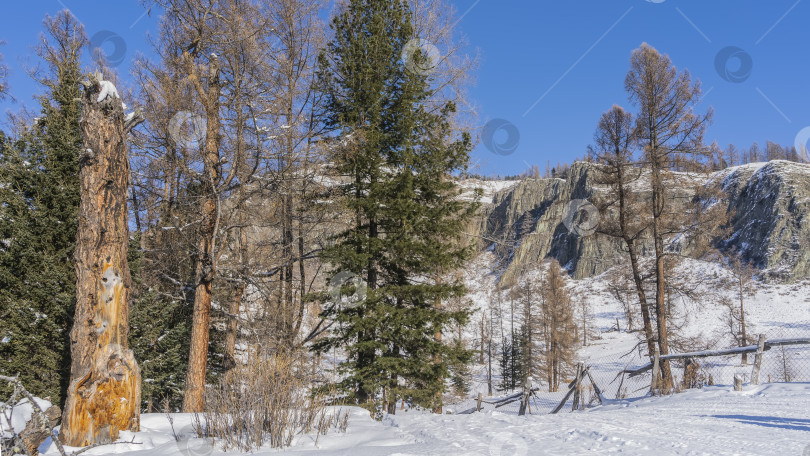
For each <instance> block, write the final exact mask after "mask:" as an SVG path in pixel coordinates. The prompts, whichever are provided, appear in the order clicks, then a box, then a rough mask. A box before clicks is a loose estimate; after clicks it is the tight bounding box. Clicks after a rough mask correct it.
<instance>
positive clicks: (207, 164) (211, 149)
mask: <svg viewBox="0 0 810 456" xmlns="http://www.w3.org/2000/svg"><path fill="white" fill-rule="evenodd" d="M208 70H209V74H208V78H207V81H206V82H207V88H206V89H203V88H202V83H201V82H200V81H199V78H198V77H197V76H196V73H194V72H193V71H192V72H190V74H189V78H190V79H192V82H193V83H194V84H195V86H196V87H197V92H198V94H199V95H200V96H201V97H203V101H204V103H203V104H204V105H205V112H206V130H205V148H204V150H203V179H204V182H203V185H204V186H205V187H204V188H205V196H204V198H203V199H202V208H201V209H202V211H201V212H202V221H201V223H200V229H199V237H200V238H199V241H198V247H197V250H198V251H197V266H196V271H195V288H194V315H193V317H192V318H193V319H192V326H191V346H190V348H189V360H188V372H187V373H186V388H185V391H184V395H183V411H184V412H186V413H192V412H201V411H202V409H203V405H204V403H205V400H204V393H205V371H206V367H207V364H208V337H209V331H210V326H211V292H212V286H211V285H212V282H213V280H214V275H215V274H216V262H215V253H214V249H215V244H214V239H215V238H216V234H217V228H218V224H219V213H218V209H219V196H218V194H217V191H218V188H217V187H218V186H219V184H220V180H221V174H220V168H221V166H222V165H221V163H220V161H219V144H220V138H219V125H220V118H219V106H220V102H219V92H220V82H219V65H218V61H217V58H216V56H212V58H211V60H210V62H209V68H208Z"/></svg>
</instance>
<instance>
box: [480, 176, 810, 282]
mask: <svg viewBox="0 0 810 456" xmlns="http://www.w3.org/2000/svg"><path fill="white" fill-rule="evenodd" d="M595 174H596V173H595V169H594V165H592V164H589V163H583V162H577V163H575V164H574V165H573V166H572V167H571V169H570V170H569V171H568V172H567V173H566V175H565V176H564V178H563V179H557V178H551V179H532V178H528V179H524V180H521V181H517V182H516V183H514V184H512V185H511V186H508V187H507V188H504V189H502V190H499V191H496V192H494V194H493V195H492V199H491V202H489V201H485V204H484V205H483V207H482V215H481V218H480V219H479V220H478V221H477V225H476V227H475V228H474V230H475V231H477V233H476V234H477V235H479V236H480V238H482V239H484V241H482V243H481V245H480V246H481V248H482V249H484V248H491V249H494V250H495V252H496V253H497V254H498V255H496V256H497V258H499V264H497V265H495V267H496V268H497V269H498V270H499V271H500V273H501V276H500V279H501V281H502V283H503V284H504V285H510V284H512V283H513V282H514V280H515V279H516V278H517V277H518V276H519V275H520V274H521V271H522V270H523V269H524V268H525V267H526V266H527V265H529V264H530V263H532V262H534V261H537V260H543V259H545V258H556V259H557V260H558V261H559V262H560V264H562V265H563V266H565V267H566V268H567V269H568V271H569V272H570V273H571V275H572V277H574V278H584V277H591V276H593V275H597V274H600V273H602V272H604V271H606V270H607V269H609V268H610V267H612V266H613V265H615V264H617V263H618V262H619V261H623V260H624V258H625V254H624V253H623V252H622V246H623V244H622V242H621V241H619V240H617V239H614V238H610V237H607V236H604V235H600V234H598V233H593V232H592V228H594V225H595V222H596V221H598V219H599V218H600V217H605V216H607V217H609V216H610V215H609V214H599V213H598V211H596V208H594V207H592V206H590V205H589V203H588V201H589V200H590V199H592V198H593V197H594V196H595V193H598V192H605V191H606V189H605V188H602V187H600V186H598V185H596V184H595V182H594V176H595ZM704 185H712V186H719V187H720V188H721V189H722V190H723V194H724V195H725V197H724V198H723V201H720V202H719V203H720V204H724V205H726V207H727V211H728V215H729V217H730V220H731V228H732V233H731V236H730V237H729V238H728V240H726V241H724V242H722V243H721V244H719V245H718V247H720V248H721V249H724V250H730V249H737V250H739V251H740V252H741V253H742V255H743V257H744V258H745V259H746V260H749V261H751V262H753V263H754V264H755V265H757V266H758V267H760V268H762V269H763V270H765V271H766V273H767V275H768V276H769V277H771V278H773V279H775V280H779V281H788V282H789V281H795V280H797V279H798V280H801V279H804V278H806V277H807V276H808V275H810V217H808V214H810V165H808V164H799V163H792V162H786V161H772V162H769V163H752V164H748V165H743V166H738V167H733V168H728V169H725V170H723V171H719V172H716V173H714V174H712V175H711V176H710V178H709V179H708V180H706V181H705V184H704ZM670 190H671V191H675V192H679V193H683V194H688V193H689V191H690V190H689V189H688V188H683V189H670ZM649 253H650V249H649V244H648V243H647V244H643V245H642V254H649Z"/></svg>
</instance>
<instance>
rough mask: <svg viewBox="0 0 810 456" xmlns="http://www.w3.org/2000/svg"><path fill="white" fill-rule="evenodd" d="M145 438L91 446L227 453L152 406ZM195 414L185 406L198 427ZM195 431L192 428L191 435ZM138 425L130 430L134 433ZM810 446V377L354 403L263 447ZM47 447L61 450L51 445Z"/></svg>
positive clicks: (764, 449)
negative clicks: (648, 390) (320, 425)
mask: <svg viewBox="0 0 810 456" xmlns="http://www.w3.org/2000/svg"><path fill="white" fill-rule="evenodd" d="M142 421H143V423H142V428H143V431H142V432H139V433H136V434H135V436H134V441H135V442H142V443H141V444H139V445H132V444H119V445H113V446H106V447H100V448H94V449H92V450H90V451H88V452H86V454H88V455H92V454H96V455H99V454H129V453H132V454H133V455H134V454H137V455H139V456H140V455H142V456H156V455H161V456H174V455H220V454H232V455H235V454H239V453H238V452H229V453H222V452H221V451H219V450H214V451H212V449H211V448H210V447H209V446H207V445H206V444H205V443H203V442H202V441H201V440H200V439H196V438H192V439H191V440H185V439H182V440H181V442H175V441H174V438H173V437H172V433H171V429H170V427H169V424H168V421H167V420H166V417H165V416H164V415H159V414H147V415H144V416H143V420H142ZM189 423H190V416H189V415H182V414H178V415H175V423H174V426H175V429H179V430H182V432H186V431H188V430H189V429H190V428H189V427H188V424H189ZM188 434H190V432H189V433H187V434H186V435H188ZM130 439H132V435H131V434H129V433H127V435H122V439H121V440H124V441H128V440H130ZM616 453H622V454H629V455H656V456H658V455H675V454H677V455H780V456H783V455H802V454H810V384H808V383H790V384H784V383H774V384H766V385H761V386H758V387H752V386H749V387H746V389H745V390H744V391H742V392H734V391H732V390H731V388H730V387H727V386H714V387H706V388H704V389H702V390H690V391H687V392H684V393H680V394H676V395H673V396H666V397H648V398H642V399H635V400H629V401H613V402H611V403H610V404H608V405H605V406H603V407H598V408H594V409H591V410H590V411H587V412H576V413H570V412H561V413H560V414H558V415H534V416H527V417H519V416H515V415H506V414H501V413H498V412H489V413H475V414H472V415H431V414H423V413H417V412H413V411H410V412H403V413H400V414H399V415H396V416H391V417H388V418H385V419H384V420H383V421H382V422H377V421H373V420H372V419H371V418H369V416H368V413H367V412H365V411H363V410H362V409H359V408H352V415H351V418H350V422H349V428H348V431H347V432H346V433H338V432H332V433H330V434H329V435H327V436H325V437H324V436H321V438H320V440H319V442H318V446H317V447H316V446H315V442H314V437H313V436H301V437H299V438H297V440H296V441H295V444H294V447H293V448H290V449H287V450H284V451H278V450H272V449H269V448H267V449H263V450H261V451H258V452H256V453H254V454H256V455H278V454H293V455H321V456H332V455H357V456H366V455H400V456H405V455H442V456H447V455H485V456H498V455H502V456H506V455H577V454H616ZM47 454H49V455H53V454H57V453H56V451H55V448H48V452H47Z"/></svg>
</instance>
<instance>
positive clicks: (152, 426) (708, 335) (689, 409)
mask: <svg viewBox="0 0 810 456" xmlns="http://www.w3.org/2000/svg"><path fill="white" fill-rule="evenodd" d="M469 266H470V267H469V268H468V269H467V271H466V280H467V284H468V287H469V289H470V292H469V294H468V299H469V300H470V301H472V303H473V307H474V308H475V309H476V310H475V313H474V315H473V318H472V320H471V322H470V324H469V325H468V327H467V328H465V330H464V331H463V332H464V337H465V340H467V341H468V343H469V344H470V345H474V344H475V341H476V339H477V328H478V326H477V325H478V324H479V323H480V318H481V316H482V315H483V314H487V315H489V310H490V309H489V308H490V302H494V301H497V293H496V292H495V291H494V290H495V280H496V276H495V275H493V274H491V273H490V271H491V269H492V257H491V253H490V252H487V253H484V254H483V255H481V256H479V258H477V259H476V260H475V262H474V263H472V264H470V265H469ZM683 267H684V268H685V269H686V271H687V272H688V274H689V277H691V279H692V282H693V285H694V286H695V287H696V289H697V290H698V291H701V292H702V297H701V298H700V301H699V302H692V301H690V300H689V299H686V298H683V299H680V300H677V303H676V309H675V312H674V316H673V320H672V323H673V325H675V326H678V327H679V330H678V332H679V333H680V334H681V335H682V336H683V337H684V338H688V339H690V340H691V341H692V342H691V343H693V344H696V345H695V346H696V347H698V348H726V347H728V346H730V345H731V342H730V340H729V338H728V336H727V335H725V334H724V331H723V329H724V313H725V312H726V311H727V310H726V308H725V307H723V306H722V305H721V304H720V299H721V298H722V297H723V296H726V297H734V291H733V290H728V289H724V288H723V287H722V286H721V285H722V284H723V283H724V282H728V276H727V275H728V271H726V270H724V269H722V268H721V267H719V266H717V265H715V264H713V263H708V262H700V261H692V260H690V261H689V262H687V263H686V264H684V265H683ZM610 280H611V278H610V275H609V274H603V275H600V276H597V277H594V278H590V279H584V280H579V281H575V282H574V283H572V285H571V289H572V291H573V292H575V294H576V296H577V297H578V299H586V300H587V301H588V302H589V303H590V312H591V314H592V315H593V321H592V322H591V326H592V334H591V339H590V341H589V343H588V345H587V346H585V347H583V348H581V349H580V350H579V360H580V361H582V362H584V363H585V364H586V365H589V366H590V369H591V372H592V373H593V376H594V378H595V380H596V382H597V384H598V386H599V387H600V388H601V389H602V390H604V393H605V398H606V402H605V404H604V405H597V404H596V403H593V404H592V407H591V408H589V409H588V410H587V411H580V412H571V411H570V405H567V406H566V407H565V408H564V409H563V410H562V411H561V412H560V413H559V414H556V415H550V414H548V411H549V410H550V409H551V408H552V407H553V406H554V405H555V404H556V403H558V402H559V400H560V399H561V398H562V396H563V395H564V391H560V392H557V393H544V392H542V389H544V386H545V385H542V384H539V385H538V386H540V388H541V392H540V393H538V397H537V399H536V400H535V401H534V402H533V404H532V412H533V414H531V415H528V416H517V413H516V411H517V407H516V406H506V407H503V408H499V409H497V410H495V409H493V408H492V406H488V407H487V408H485V410H484V411H483V412H478V413H470V414H459V412H462V411H465V410H468V409H469V408H470V407H471V406H472V405H473V404H474V403H475V402H474V399H473V397H474V396H475V395H476V394H477V393H478V392H479V391H480V392H483V393H484V394H485V395H486V382H485V381H486V376H485V372H486V369H485V366H484V365H481V364H478V365H476V366H474V369H473V384H472V385H471V386H472V390H471V391H470V394H469V396H468V397H467V398H466V399H465V400H462V401H459V402H456V403H448V404H446V407H445V411H447V412H451V414H445V415H435V414H430V413H424V412H420V411H416V410H407V411H400V412H399V414H398V415H396V416H387V417H385V418H384V419H383V420H382V421H381V422H380V421H374V420H373V419H371V418H370V417H369V414H368V412H367V411H365V410H363V409H360V408H349V410H350V412H351V416H350V419H349V426H348V429H347V431H346V432H345V433H342V432H339V431H337V430H334V429H333V430H331V431H330V433H329V434H328V435H326V436H320V437H318V438H317V439H316V437H315V436H314V435H299V436H297V437H296V439H295V441H294V443H293V446H292V447H291V448H288V449H285V450H275V449H270V448H263V449H262V450H260V451H257V452H256V453H254V454H257V455H273V454H296V455H298V454H300V455H324V456H333V455H360V456H363V455H432V454H436V455H457V454H458V455H467V454H469V455H492V456H495V455H556V454H560V455H572V454H574V455H575V454H586V453H588V454H592V453H597V454H600V453H624V454H631V455H669V454H688V455H703V454H706V455H726V454H728V455H732V454H745V455H748V454H751V455H769V454H773V455H791V454H796V455H800V454H810V346H798V347H794V348H791V349H789V350H788V351H787V354H785V353H779V352H778V350H777V349H772V350H770V351H769V352H766V354H765V357H764V360H765V361H764V362H763V367H762V373H761V376H760V380H761V385H759V386H754V385H750V384H747V385H746V386H745V387H744V390H743V391H742V392H735V391H733V388H732V387H731V386H729V385H730V383H731V382H732V378H733V376H734V374H737V373H739V374H742V375H743V376H744V378H745V380H746V381H748V380H749V379H750V373H751V368H752V366H751V364H750V363H751V361H752V359H749V364H747V365H741V362H740V361H741V360H740V357H739V356H727V357H722V358H706V359H702V360H701V363H702V369H703V372H704V373H705V374H706V378H707V379H708V377H709V376H711V382H712V383H714V385H715V386H705V387H703V388H702V389H690V390H686V391H684V392H681V393H678V394H673V395H671V396H665V397H647V396H646V393H647V390H648V389H649V381H650V378H649V375H646V376H639V377H636V378H633V379H629V378H627V377H626V376H625V377H624V378H623V377H621V376H618V375H617V374H618V372H619V371H621V370H622V369H624V368H626V367H634V366H640V365H642V364H644V363H646V362H647V361H648V360H646V359H644V358H645V357H644V356H643V353H640V352H639V350H637V349H635V348H634V347H636V346H637V345H638V342H639V336H638V333H637V332H628V331H627V321H626V319H625V316H624V313H623V311H622V305H621V303H620V302H619V301H618V300H617V299H616V298H615V297H614V296H612V295H611V293H610V292H609V288H608V284H609V283H610ZM505 295H506V293H503V296H502V297H501V306H500V307H501V308H500V309H499V310H498V313H499V315H500V318H499V319H498V320H499V323H498V324H500V322H504V324H506V322H507V321H509V319H510V316H511V309H510V308H509V307H510V306H509V301H508V298H506V296H505ZM746 309H747V311H748V316H747V318H748V325H749V333H751V334H760V333H764V334H766V335H767V336H768V338H769V339H773V338H785V337H796V336H809V335H810V282H808V281H805V282H801V283H797V284H766V283H758V284H757V290H756V292H754V293H753V294H752V295H751V296H749V297H747V298H746ZM617 318H618V320H619V326H620V327H621V331H617V330H616V328H615V327H616V319H617ZM638 326H639V323H638V322H637V323H636V327H638ZM474 348H478V347H477V346H476V347H474ZM785 356H787V357H788V358H789V359H788V362H789V364H790V366H789V369H790V370H791V376H792V380H793V383H780V382H779V381H780V380H781V379H782V376H783V375H784V371H785V362H784V360H785ZM751 358H753V357H751ZM493 364H496V362H495V361H493ZM493 367H494V369H495V370H496V373H495V375H497V367H495V366H493ZM674 372H675V375H676V377H677V376H680V375H681V374H682V369H681V367H680V366H677V365H675V366H674ZM797 380H798V381H800V382H804V383H800V382H797ZM495 382H496V383H497V378H496V379H495ZM588 399H590V394H589V393H586V401H587V400H588ZM485 400H489V398H485ZM173 418H174V432H173V431H172V426H170V425H169V422H168V420H167V418H166V416H165V415H160V414H146V415H143V417H142V425H141V426H142V431H141V432H138V433H134V434H132V433H123V434H122V437H121V441H122V442H132V443H120V444H117V445H112V446H105V447H100V448H94V449H91V450H89V451H87V452H86V454H88V455H99V454H130V453H131V454H138V455H144V456H151V455H167V456H174V455H220V454H239V453H238V452H228V453H223V452H222V451H220V450H219V449H218V448H213V447H211V446H210V444H209V442H207V441H205V440H202V439H199V438H197V437H196V436H195V434H194V432H193V430H192V427H191V416H190V415H184V414H175V415H173ZM175 433H176V434H177V435H178V436H179V437H180V438H179V440H176V439H175V437H174V434H175ZM43 449H44V450H47V452H46V453H45V454H48V455H54V454H58V453H57V452H56V449H55V448H52V447H49V446H48V445H47V444H45V445H44V447H43Z"/></svg>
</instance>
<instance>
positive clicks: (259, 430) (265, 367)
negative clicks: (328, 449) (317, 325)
mask: <svg viewBox="0 0 810 456" xmlns="http://www.w3.org/2000/svg"><path fill="white" fill-rule="evenodd" d="M247 358H248V359H247V362H246V363H244V364H239V365H237V366H236V367H235V368H233V369H232V370H230V371H229V372H228V373H227V375H225V376H224V378H223V379H222V381H221V382H220V383H219V385H215V386H211V387H209V388H208V389H207V391H206V398H205V412H203V413H202V414H201V415H202V416H200V415H197V416H196V426H197V433H198V435H200V436H201V437H202V436H204V437H209V438H213V439H214V441H217V440H218V441H219V442H220V443H221V444H222V446H223V449H224V450H226V451H227V450H228V449H238V450H240V451H245V452H248V451H253V450H256V449H258V448H260V447H262V446H263V445H265V444H266V443H268V442H269V443H270V446H271V447H273V448H281V447H286V446H289V445H290V444H292V441H293V437H294V436H295V435H296V434H299V433H301V434H306V433H310V432H313V431H317V434H316V443H317V439H318V437H319V436H320V435H325V434H326V433H327V432H328V430H329V429H330V428H337V429H339V430H341V431H344V430H345V428H346V426H347V425H348V412H341V411H339V410H338V411H330V409H328V408H327V407H326V402H325V400H324V397H323V396H322V395H313V394H312V393H311V389H310V388H309V383H308V380H307V376H306V375H304V374H305V369H304V364H303V359H302V358H303V356H302V355H301V354H300V353H273V354H263V353H258V352H255V351H254V352H252V353H250V354H248V355H247Z"/></svg>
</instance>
